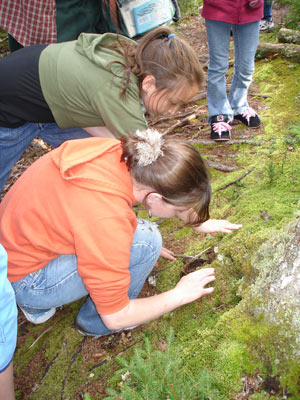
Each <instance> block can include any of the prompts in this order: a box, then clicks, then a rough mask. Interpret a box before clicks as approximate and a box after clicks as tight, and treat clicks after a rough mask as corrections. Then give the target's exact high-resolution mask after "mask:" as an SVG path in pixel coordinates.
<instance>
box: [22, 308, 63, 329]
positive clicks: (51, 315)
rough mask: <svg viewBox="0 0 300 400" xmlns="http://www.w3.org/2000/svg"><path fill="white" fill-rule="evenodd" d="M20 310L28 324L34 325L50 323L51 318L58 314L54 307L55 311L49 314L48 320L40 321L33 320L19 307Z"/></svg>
mask: <svg viewBox="0 0 300 400" xmlns="http://www.w3.org/2000/svg"><path fill="white" fill-rule="evenodd" d="M19 308H20V310H21V311H22V313H23V314H24V316H25V318H26V319H27V321H28V322H31V323H32V324H34V325H40V324H43V323H44V322H46V321H48V320H49V319H50V318H52V317H53V315H54V314H55V313H56V308H54V307H53V310H52V311H51V312H49V314H47V318H42V317H40V320H35V321H34V320H32V319H31V317H30V314H29V313H27V312H26V311H24V310H23V309H22V308H21V307H20V306H19Z"/></svg>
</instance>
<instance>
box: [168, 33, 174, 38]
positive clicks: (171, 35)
mask: <svg viewBox="0 0 300 400" xmlns="http://www.w3.org/2000/svg"><path fill="white" fill-rule="evenodd" d="M174 36H176V33H170V34H169V35H168V39H171V38H172V37H174Z"/></svg>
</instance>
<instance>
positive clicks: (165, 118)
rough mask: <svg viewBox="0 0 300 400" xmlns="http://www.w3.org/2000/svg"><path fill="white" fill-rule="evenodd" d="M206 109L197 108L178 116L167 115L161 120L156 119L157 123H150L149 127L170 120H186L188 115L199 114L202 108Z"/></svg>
mask: <svg viewBox="0 0 300 400" xmlns="http://www.w3.org/2000/svg"><path fill="white" fill-rule="evenodd" d="M204 107H205V105H203V106H200V107H197V108H196V110H195V109H194V110H190V111H187V112H185V113H181V114H176V115H167V116H166V117H161V118H159V119H156V120H155V121H152V122H150V123H149V125H150V126H153V125H156V124H159V123H160V122H164V121H169V120H170V119H179V118H184V117H187V116H188V115H191V114H194V113H197V112H198V111H199V110H200V109H201V108H204Z"/></svg>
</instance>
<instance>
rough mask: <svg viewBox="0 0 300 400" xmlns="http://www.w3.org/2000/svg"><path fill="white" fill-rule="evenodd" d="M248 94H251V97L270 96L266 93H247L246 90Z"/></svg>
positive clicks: (264, 97)
mask: <svg viewBox="0 0 300 400" xmlns="http://www.w3.org/2000/svg"><path fill="white" fill-rule="evenodd" d="M248 95H249V96H252V97H262V98H263V99H268V98H269V97H271V96H268V95H267V94H260V93H249V92H248Z"/></svg>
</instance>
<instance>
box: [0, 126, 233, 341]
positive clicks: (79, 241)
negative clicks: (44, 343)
mask: <svg viewBox="0 0 300 400" xmlns="http://www.w3.org/2000/svg"><path fill="white" fill-rule="evenodd" d="M210 197H211V189H210V183H209V175H208V171H207V169H206V166H205V163H204V162H203V160H202V158H201V156H200V154H199V153H198V151H197V150H196V149H195V148H194V147H193V146H192V145H191V144H189V143H186V142H184V141H178V140H176V139H175V140H174V139H172V138H162V136H161V135H160V134H159V132H157V131H153V130H150V129H148V130H146V131H137V132H135V133H134V134H132V135H130V136H127V137H124V138H122V140H121V141H119V140H116V139H104V138H91V139H90V138H89V139H82V140H72V141H68V142H66V143H64V144H62V145H61V146H60V147H59V148H58V149H55V150H53V151H51V152H49V153H47V154H46V155H44V156H43V157H41V158H40V159H39V160H37V161H36V162H35V163H33V164H32V165H31V166H30V167H29V168H28V169H27V170H26V171H25V172H24V174H22V176H21V177H20V178H19V179H18V181H17V182H16V183H15V184H14V185H13V186H12V188H11V189H10V190H9V192H8V193H7V194H6V196H5V197H4V200H3V202H2V203H1V204H0V240H1V242H2V243H3V245H4V246H5V248H6V250H7V254H8V259H9V263H8V277H9V279H10V281H11V282H12V286H13V288H14V290H15V293H16V300H17V304H18V305H19V307H20V308H21V310H22V311H23V313H24V315H25V316H26V318H27V319H28V320H29V321H30V322H32V323H35V324H39V323H42V322H45V321H47V320H48V319H49V318H51V317H52V316H53V315H54V313H55V312H56V308H57V307H60V306H62V305H64V304H67V303H70V302H73V301H75V300H78V299H80V298H82V297H84V296H88V297H87V299H86V300H85V302H84V303H83V305H82V306H81V309H80V311H79V314H78V315H77V318H76V324H77V328H78V330H79V331H80V332H81V333H83V334H85V335H90V336H103V335H107V334H110V333H112V332H116V331H119V330H122V329H126V328H130V327H132V326H135V325H139V324H142V323H144V322H148V321H150V320H153V319H155V318H158V317H160V316H161V315H163V314H165V313H167V312H170V311H172V310H174V309H175V308H177V307H180V306H182V305H184V304H187V303H190V302H192V301H195V300H197V299H198V298H200V297H202V296H203V295H207V294H209V293H212V291H213V288H211V287H210V288H209V287H208V288H206V287H205V286H206V285H207V284H209V283H210V282H213V281H214V279H215V276H214V269H213V268H204V269H201V270H198V271H195V272H193V273H192V274H189V275H187V276H185V277H183V278H182V279H181V280H180V281H179V282H178V283H177V285H176V286H175V287H174V288H172V289H170V290H168V291H166V292H163V293H160V294H158V295H155V296H150V297H145V298H138V295H139V293H140V291H141V289H142V287H143V285H144V282H145V280H146V279H147V277H148V275H149V274H150V272H151V270H152V269H153V267H154V266H155V264H156V261H157V259H158V257H159V255H163V256H166V257H167V258H170V259H172V260H175V259H174V257H173V256H172V254H171V253H170V252H168V251H167V250H166V249H163V248H162V238H161V235H160V233H159V231H158V229H157V226H156V224H155V223H153V222H150V221H147V220H144V219H138V220H137V217H136V215H135V213H134V212H133V210H132V206H133V204H134V203H135V202H138V203H141V204H143V205H144V207H145V208H146V209H147V210H148V211H149V214H152V215H153V216H157V217H163V218H170V217H174V216H177V217H178V218H180V219H181V220H182V221H184V222H185V223H186V224H189V225H190V226H192V227H193V228H194V229H195V231H196V232H202V233H211V234H216V233H217V232H224V233H230V232H231V231H232V230H233V229H239V228H240V227H241V225H237V224H231V223H230V222H228V221H224V220H214V219H209V202H210Z"/></svg>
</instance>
